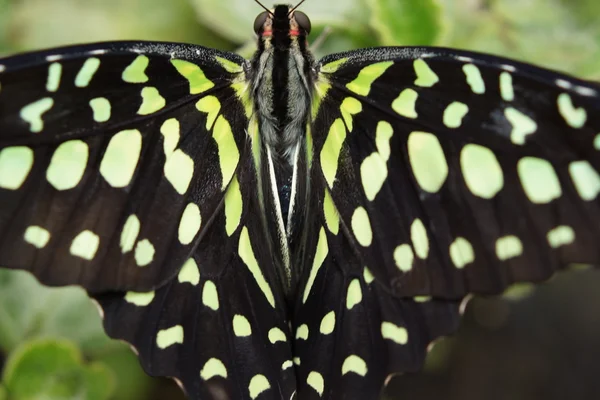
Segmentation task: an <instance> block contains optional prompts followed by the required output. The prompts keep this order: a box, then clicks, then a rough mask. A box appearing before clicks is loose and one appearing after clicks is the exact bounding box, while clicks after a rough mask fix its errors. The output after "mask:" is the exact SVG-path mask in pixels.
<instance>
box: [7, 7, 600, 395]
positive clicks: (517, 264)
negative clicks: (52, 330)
mask: <svg viewBox="0 0 600 400" xmlns="http://www.w3.org/2000/svg"><path fill="white" fill-rule="evenodd" d="M300 4H301V3H300ZM300 4H298V5H296V6H290V5H277V6H275V7H274V8H273V9H272V10H270V9H267V8H265V7H263V8H264V11H263V12H262V13H260V14H259V15H258V17H257V18H256V20H255V23H254V31H255V33H256V34H257V37H258V40H257V44H258V49H257V51H256V53H255V54H254V56H253V57H252V58H251V59H249V60H246V59H244V58H242V57H240V56H238V55H236V54H234V53H229V52H222V51H218V50H214V49H209V48H205V47H201V46H195V45H187V44H180V43H162V42H108V43H97V44H89V45H82V46H71V47H63V48H56V49H50V50H45V51H38V52H33V53H28V54H21V55H16V56H12V57H8V58H4V59H0V265H2V266H4V267H8V268H14V269H25V270H28V271H30V272H31V273H32V274H33V275H35V276H36V277H37V278H38V279H39V280H40V281H41V282H42V283H44V284H46V285H51V286H62V285H72V284H76V285H80V286H82V287H83V288H84V289H86V290H87V291H88V293H89V294H90V296H91V297H93V298H94V299H96V300H97V301H98V303H99V304H100V306H101V308H102V310H103V317H104V326H105V329H106V331H107V333H108V334H109V335H110V336H112V337H114V338H119V339H123V340H125V341H127V342H129V343H131V345H132V346H133V348H134V349H135V350H136V352H137V353H138V354H139V358H140V361H141V364H142V366H143V367H144V369H145V370H146V372H148V373H149V374H151V375H157V376H169V377H173V378H175V379H176V380H177V381H178V382H180V384H181V386H182V388H183V389H184V390H185V392H186V393H187V395H188V396H189V398H191V399H213V398H215V399H221V398H230V399H271V398H272V399H290V398H294V396H295V398H298V399H342V398H346V399H371V398H376V397H377V396H378V395H379V393H380V392H381V390H382V388H383V387H384V386H385V384H386V382H387V379H388V377H389V376H390V375H392V374H394V373H401V372H407V371H416V370H418V369H419V368H420V367H421V365H422V363H423V359H424V356H425V353H426V350H427V347H428V346H429V344H430V343H431V342H432V341H433V340H435V339H436V338H438V337H440V336H444V335H448V334H450V333H452V332H454V331H455V330H456V328H457V325H458V320H459V305H460V302H461V299H463V298H464V297H465V296H466V295H468V294H470V293H478V294H492V293H499V292H501V291H502V290H503V289H504V288H506V287H507V286H508V285H510V284H511V283H514V282H520V281H531V282H538V281H542V280H544V279H547V278H548V277H549V276H551V275H552V274H553V273H554V272H555V271H557V270H559V269H562V268H564V267H566V266H567V265H568V264H569V263H576V262H577V263H591V264H597V263H598V261H600V249H598V246H597V241H598V239H597V238H598V237H600V232H599V231H600V203H599V201H598V193H599V192H600V175H599V174H598V171H600V158H598V156H597V152H598V151H599V150H600V112H599V111H600V97H599V93H600V86H598V85H597V84H595V83H591V82H587V81H583V80H579V79H577V78H574V77H569V76H566V75H563V74H559V73H556V72H553V71H549V70H545V69H541V68H538V67H534V66H531V65H527V64H523V63H519V62H516V61H511V60H508V59H503V58H499V57H494V56H490V55H484V54H479V53H472V52H466V51H459V50H454V49H444V48H435V47H381V48H370V49H362V50H355V51H349V52H344V53H338V54H332V55H329V56H326V57H324V58H323V59H321V60H319V61H316V60H314V59H313V57H312V55H311V53H310V51H309V48H308V44H307V36H308V34H309V33H310V31H311V23H310V19H309V18H308V16H307V15H306V14H304V13H303V12H302V11H300V10H298V6H299V5H300Z"/></svg>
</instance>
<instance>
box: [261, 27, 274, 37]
mask: <svg viewBox="0 0 600 400" xmlns="http://www.w3.org/2000/svg"><path fill="white" fill-rule="evenodd" d="M262 35H263V36H273V31H272V30H270V29H269V30H264V31H263V33H262Z"/></svg>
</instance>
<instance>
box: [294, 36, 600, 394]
mask: <svg viewBox="0 0 600 400" xmlns="http://www.w3.org/2000/svg"><path fill="white" fill-rule="evenodd" d="M318 70H319V79H318V81H317V83H316V100H315V106H314V109H313V117H314V122H313V125H312V127H311V132H312V134H313V141H314V154H313V159H314V160H315V162H314V165H313V174H314V181H315V182H317V184H316V185H315V186H316V187H317V189H316V190H317V191H318V190H322V191H323V192H324V194H321V193H319V194H318V195H319V196H320V198H321V199H322V200H321V201H320V203H319V204H316V205H315V206H314V210H315V211H314V213H315V214H317V215H319V216H321V218H322V220H321V221H322V222H321V223H320V225H319V224H318V225H317V227H316V228H314V229H315V231H314V234H313V235H312V236H314V237H318V238H320V239H319V240H321V241H320V242H319V240H317V239H314V242H313V243H311V244H310V245H309V246H307V249H308V248H314V249H316V251H314V259H313V261H312V263H309V264H310V265H307V266H306V272H305V276H304V280H303V282H304V283H303V286H301V290H300V293H299V295H298V300H297V307H296V315H295V329H296V330H298V329H300V331H301V333H302V334H301V335H299V334H298V333H297V334H296V350H295V355H296V356H297V357H299V358H300V361H301V364H300V368H299V373H298V375H299V377H298V382H299V385H300V389H299V390H300V392H303V391H304V392H306V393H310V394H311V395H315V396H316V395H317V394H318V396H319V397H322V398H343V395H344V394H345V393H361V395H362V396H363V397H365V398H373V397H375V396H376V395H377V394H378V393H379V392H380V389H381V387H382V385H383V384H384V382H385V379H386V377H387V376H388V375H389V374H392V373H401V372H404V371H411V370H414V369H415V368H417V367H418V366H419V365H420V364H421V363H422V360H423V357H424V354H425V352H424V350H425V348H426V347H427V344H428V343H429V342H430V341H432V340H434V339H435V338H436V337H438V336H439V335H444V334H449V333H451V332H453V330H455V328H456V320H457V316H458V309H457V306H458V304H457V301H458V300H459V299H460V298H462V297H463V296H465V295H467V294H468V293H499V292H501V291H502V290H503V289H504V288H505V287H506V286H507V285H508V284H510V283H513V282H518V281H540V280H543V279H546V278H548V277H549V276H550V275H551V274H552V273H553V272H555V271H556V270H558V269H560V268H564V267H565V266H566V265H567V264H569V263H573V262H588V263H597V262H598V261H600V252H599V250H598V247H597V242H598V239H597V238H598V237H599V233H600V232H599V231H600V209H599V202H598V198H597V195H598V193H599V192H600V176H599V175H598V171H599V170H600V161H599V158H598V157H597V155H596V153H597V152H598V151H599V150H598V149H599V148H600V139H597V135H598V133H599V132H600V120H599V119H598V115H599V113H598V111H600V100H599V98H598V94H599V93H600V88H599V87H597V86H596V85H594V84H592V83H589V82H584V81H580V80H577V79H575V78H571V77H567V76H564V75H560V74H557V73H554V72H551V71H547V70H543V69H539V68H535V67H532V66H528V65H525V64H520V63H516V62H512V61H509V60H505V59H501V58H496V57H491V56H483V55H479V54H474V53H467V52H458V51H454V50H452V51H450V50H445V49H435V48H382V49H369V50H361V51H356V52H349V53H343V54H337V55H332V56H328V57H326V58H325V59H323V60H322V61H321V62H320V63H319V66H318ZM319 182H324V184H323V185H321V186H322V187H323V188H322V189H321V188H320V187H319ZM309 236H310V235H309ZM321 238H322V239H321ZM311 246H312V247H311ZM314 260H317V261H314ZM366 271H369V272H366ZM369 282H370V283H369ZM306 291H308V293H309V294H310V295H308V296H307V295H306ZM303 294H304V298H303V296H302V295H303ZM320 296H321V298H327V299H328V301H325V300H320ZM415 296H428V297H429V296H433V300H431V301H428V302H424V303H420V302H415V301H414V300H412V299H413V298H415ZM349 306H351V307H349ZM315 309H317V310H320V312H318V313H315V312H314V310H315ZM331 311H334V312H335V313H337V314H336V317H338V316H339V315H342V314H343V318H341V317H338V318H336V319H335V323H336V325H335V332H337V334H336V336H330V335H327V334H323V332H321V327H322V326H323V320H322V318H324V317H325V315H327V313H329V312H331ZM350 321H352V322H350ZM388 323H389V324H388ZM306 332H308V335H307V334H306ZM332 332H333V330H332ZM390 332H394V333H395V336H394V335H392V334H391V333H390ZM311 335H312V336H311ZM305 337H308V340H306V339H304V338H305ZM399 337H402V338H403V340H402V341H400V342H403V343H399V341H395V340H394V338H399ZM303 360H305V362H304V363H302V361H303ZM313 372H314V374H312V375H311V373H313ZM311 376H312V381H311V382H309V379H308V378H310V377H311ZM315 377H316V378H315ZM305 379H306V380H305ZM317 381H318V383H319V384H318V385H317V384H315V382H317ZM316 386H317V387H318V389H317V387H316Z"/></svg>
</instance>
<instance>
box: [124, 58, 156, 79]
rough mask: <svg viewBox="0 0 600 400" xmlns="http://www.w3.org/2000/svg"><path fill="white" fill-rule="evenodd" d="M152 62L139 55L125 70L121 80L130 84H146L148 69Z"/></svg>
mask: <svg viewBox="0 0 600 400" xmlns="http://www.w3.org/2000/svg"><path fill="white" fill-rule="evenodd" d="M149 62H150V60H149V59H148V57H147V56H143V55H139V56H137V57H136V58H135V60H133V62H132V63H131V64H129V65H128V66H127V68H125V70H124V71H123V75H122V76H121V78H122V79H123V80H124V81H125V82H128V83H145V82H148V76H147V75H146V68H147V67H148V63H149Z"/></svg>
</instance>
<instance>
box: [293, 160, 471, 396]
mask: <svg viewBox="0 0 600 400" xmlns="http://www.w3.org/2000/svg"><path fill="white" fill-rule="evenodd" d="M313 171H316V170H313ZM315 175H317V173H315ZM319 181H322V178H319V177H318V176H314V177H313V183H316V182H319ZM322 186H324V185H322ZM313 188H314V187H313ZM324 190H325V189H324V187H323V191H324ZM314 206H315V208H314V209H313V210H314V214H316V215H315V220H316V221H315V225H314V226H315V230H314V231H312V234H310V235H308V236H309V238H310V239H309V240H308V242H307V243H306V244H307V246H306V247H307V248H308V249H316V250H315V251H314V254H313V255H312V257H309V262H308V265H307V266H305V267H306V270H305V274H304V276H303V279H302V280H301V282H300V286H299V288H300V290H299V291H298V293H297V298H296V312H295V314H294V332H292V333H293V335H294V339H295V347H294V362H295V363H296V369H297V372H296V375H297V382H298V393H299V398H300V399H346V398H348V399H376V398H379V395H380V394H382V392H383V389H384V386H385V385H386V384H387V383H388V381H389V379H390V378H391V375H393V374H395V373H402V372H408V371H412V372H414V371H417V370H418V369H420V368H421V367H422V364H423V361H424V359H425V355H426V353H427V351H428V349H429V346H430V344H431V342H433V341H434V340H436V339H437V338H439V337H441V336H447V335H449V334H451V333H453V332H454V331H455V330H456V329H457V327H458V323H459V306H460V300H459V299H457V300H455V301H452V300H447V299H444V300H439V299H431V298H428V297H417V298H400V297H397V296H393V295H391V294H390V292H389V290H388V289H387V288H386V287H385V286H384V285H381V284H379V283H378V282H377V281H376V279H375V277H374V276H373V274H372V272H371V271H372V269H373V267H372V266H371V265H369V264H364V262H363V260H361V259H360V258H359V257H357V256H356V254H355V250H354V249H353V247H352V243H351V242H350V241H349V240H348V239H347V236H346V233H345V232H344V227H343V226H342V225H341V221H340V220H339V219H338V218H336V217H335V215H337V214H336V213H337V211H336V212H335V213H332V211H335V209H334V206H333V203H332V200H331V196H330V195H329V194H325V196H324V201H323V200H322V198H317V197H316V196H315V204H314ZM327 215H328V216H329V218H327V217H326V216H327ZM375 267H376V266H375Z"/></svg>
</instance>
